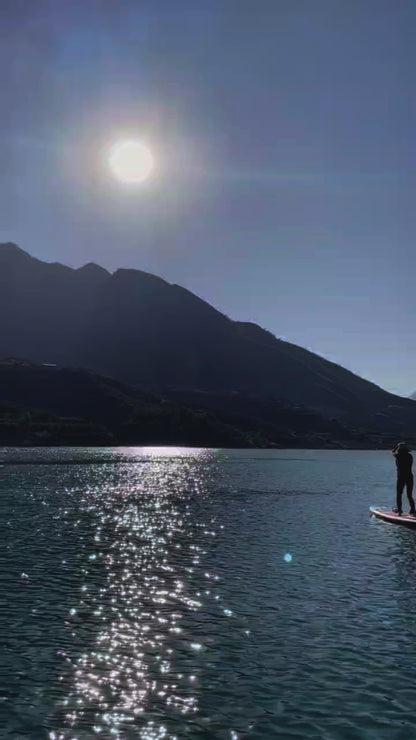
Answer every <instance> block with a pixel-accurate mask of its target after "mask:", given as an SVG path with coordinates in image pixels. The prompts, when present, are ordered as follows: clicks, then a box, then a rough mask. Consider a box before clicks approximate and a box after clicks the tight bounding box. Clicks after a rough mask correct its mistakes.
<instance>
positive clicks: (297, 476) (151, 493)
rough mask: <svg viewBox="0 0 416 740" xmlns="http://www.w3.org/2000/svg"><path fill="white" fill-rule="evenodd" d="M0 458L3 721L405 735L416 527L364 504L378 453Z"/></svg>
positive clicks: (182, 733)
mask: <svg viewBox="0 0 416 740" xmlns="http://www.w3.org/2000/svg"><path fill="white" fill-rule="evenodd" d="M0 464H2V467H0V494H1V495H0V512H1V523H2V535H3V537H2V540H3V542H2V548H1V555H0V579H1V602H0V640H1V650H2V655H1V660H0V728H2V729H0V737H1V738H9V737H10V738H13V739H14V740H15V739H16V738H17V739H19V738H22V739H23V738H24V739H25V740H26V739H27V738H30V739H31V738H36V739H38V738H48V739H52V740H57V739H58V738H59V739H61V740H67V739H68V740H70V739H71V740H75V739H76V740H84V738H85V739H86V738H92V737H99V738H108V739H112V738H120V739H124V738H126V739H128V738H143V739H144V740H159V739H165V738H166V739H167V738H177V739H178V740H180V739H182V738H229V739H230V740H237V739H239V738H274V737H282V738H329V739H330V740H336V739H337V738H348V740H354V739H355V738H357V739H358V738H359V739H360V740H362V739H363V738H364V739H365V738H374V739H377V740H379V739H380V738H389V740H392V739H393V740H395V739H397V740H399V739H400V738H406V740H407V739H408V738H416V716H415V707H416V662H415V655H416V650H415V642H416V567H415V566H416V532H412V531H409V530H406V529H402V528H399V527H395V526H394V525H388V524H385V523H383V522H380V521H376V520H371V519H370V518H369V516H368V507H369V506H370V505H371V504H374V503H379V504H391V503H392V502H393V495H392V492H393V490H394V475H395V472H394V465H393V461H392V459H391V456H389V454H388V453H385V452H362V451H360V452H351V451H348V452H344V451H311V450H307V451H299V450H296V451H287V450H286V451H283V450H279V451H264V450H256V451H241V450H240V451H230V450H218V451H216V450H190V449H172V448H171V449H166V448H140V449H139V448H136V449H132V448H128V449H126V448H124V449H121V448H119V449H98V450H97V449H86V448H83V449H75V450H74V449H38V450H29V449H25V450H17V449H6V450H3V451H1V452H0ZM26 576H27V577H26Z"/></svg>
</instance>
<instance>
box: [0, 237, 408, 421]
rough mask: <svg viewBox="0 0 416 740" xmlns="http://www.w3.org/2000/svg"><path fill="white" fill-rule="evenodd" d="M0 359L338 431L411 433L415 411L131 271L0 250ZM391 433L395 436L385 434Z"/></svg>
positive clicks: (338, 369)
mask: <svg viewBox="0 0 416 740" xmlns="http://www.w3.org/2000/svg"><path fill="white" fill-rule="evenodd" d="M0 280H1V287H2V289H1V290H0V356H1V355H3V356H9V355H14V356H23V357H28V358H30V359H31V360H35V361H38V362H45V361H51V362H56V363H58V364H59V365H64V364H65V365H68V364H70V365H78V366H81V367H87V368H90V369H92V370H94V371H96V372H100V373H104V374H106V375H110V376H112V377H115V378H117V379H118V380H121V381H123V382H128V383H130V384H133V385H135V386H137V387H142V388H147V389H149V390H151V391H156V392H163V391H164V390H165V389H177V390H179V391H195V390H204V391H209V392H210V393H211V394H215V393H219V394H223V393H225V394H227V393H232V392H234V391H238V392H240V393H242V394H249V395H250V394H255V395H262V396H263V397H264V398H268V399H270V398H273V399H275V400H280V401H284V402H285V403H288V404H289V405H291V406H293V405H296V404H298V405H302V406H307V407H310V408H311V409H315V410H316V411H317V412H318V413H319V414H322V413H323V414H326V415H327V416H329V417H330V418H337V419H339V420H343V421H344V422H345V423H347V424H348V425H353V426H357V425H358V426H360V425H364V426H365V427H366V428H369V424H370V426H371V427H374V426H376V427H378V426H380V428H381V427H383V429H384V430H385V431H388V429H389V428H391V426H392V421H393V420H396V422H397V423H399V426H403V424H404V428H406V429H409V430H411V429H416V406H415V404H414V402H413V401H411V400H410V399H403V398H399V397H396V396H393V395H392V394H389V393H386V392H385V391H383V390H382V389H381V388H379V387H378V386H376V385H374V384H373V383H370V382H368V381H366V380H363V379H362V378H359V377H358V376H356V375H354V374H353V373H351V372H349V371H348V370H345V369H344V368H342V367H340V366H338V365H336V364H334V363H332V362H329V361H328V360H325V359H324V358H322V357H319V356H318V355H316V354H313V353H312V352H309V351H307V350H305V349H302V348H301V347H298V346H296V345H293V344H290V343H288V342H284V341H282V340H279V339H276V338H275V337H274V336H273V335H272V334H270V332H267V331H265V330H263V329H261V328H260V327H258V326H256V325H255V324H251V323H247V322H246V323H243V322H235V321H231V320H230V319H229V318H228V317H227V316H225V315H223V314H221V313H220V312H219V311H217V310H216V309H214V308H213V307H212V306H210V305H209V304H207V303H206V302H205V301H203V300H201V299H200V298H198V297H197V296H195V295H193V294H192V293H191V292H189V291H187V290H185V289H184V288H181V287H179V286H177V285H170V284H169V283H167V282H166V281H164V280H162V279H161V278H158V277H155V276H154V275H149V274H148V273H145V272H141V271H139V270H117V272H115V273H114V274H113V275H110V274H109V273H108V272H106V271H105V270H103V269H102V268H100V267H98V266H96V265H87V266H85V267H84V268H81V269H79V270H73V269H71V268H69V267H65V266H63V265H59V264H47V263H44V262H41V261H39V260H36V259H34V258H32V257H30V256H29V255H28V254H26V253H25V252H23V251H22V250H20V249H19V248H18V247H16V246H15V245H10V244H7V245H0ZM393 426H394V428H396V427H397V424H396V425H393Z"/></svg>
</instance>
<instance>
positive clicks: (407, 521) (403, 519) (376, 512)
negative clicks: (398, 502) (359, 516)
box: [370, 506, 416, 529]
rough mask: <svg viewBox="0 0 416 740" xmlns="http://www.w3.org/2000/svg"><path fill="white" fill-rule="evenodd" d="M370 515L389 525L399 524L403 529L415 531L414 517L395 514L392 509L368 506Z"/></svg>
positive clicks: (415, 522) (415, 518)
mask: <svg viewBox="0 0 416 740" xmlns="http://www.w3.org/2000/svg"><path fill="white" fill-rule="evenodd" d="M370 514H371V515H372V516H376V517H377V518H378V519H383V521H385V522H390V523H391V524H401V525H402V526H403V527H414V528H415V529H416V516H411V515H410V514H405V513H404V512H403V514H401V515H400V514H396V513H395V512H394V511H393V510H392V509H386V508H383V507H382V506H370Z"/></svg>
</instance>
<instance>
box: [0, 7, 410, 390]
mask: <svg viewBox="0 0 416 740" xmlns="http://www.w3.org/2000/svg"><path fill="white" fill-rule="evenodd" d="M0 21H1V23H0V28H1V30H0V35H1V38H0V84H1V87H2V109H3V112H2V116H1V119H0V131H1V138H0V162H1V168H0V186H1V198H0V240H1V241H15V242H17V243H18V244H19V245H20V246H21V247H22V248H24V249H26V250H27V251H29V252H30V253H31V254H33V255H35V256H37V257H39V258H41V259H45V260H50V261H61V262H64V263H66V264H70V265H73V266H79V265H81V264H84V263H85V262H88V261H94V262H97V263H99V264H102V265H104V266H105V267H108V268H109V269H116V268H117V267H119V266H123V267H136V268H138V269H142V270H146V271H148V272H152V273H155V274H157V275H160V276H162V277H164V278H165V279H167V280H169V281H171V282H176V283H179V284H181V285H184V286H185V287H187V288H189V289H190V290H192V291H193V292H195V293H197V294H198V295H200V296H201V297H203V298H204V299H206V300H208V301H209V302H210V303H212V304H213V305H215V306H216V307H217V308H218V309H220V310H222V311H224V312H225V313H226V314H228V315H229V316H230V317H231V318H235V319H239V320H251V321H255V322H257V323H259V324H261V325H262V326H264V327H265V328H267V329H269V330H271V331H272V332H273V333H275V334H276V335H277V336H281V337H284V338H287V339H288V340H290V341H293V342H295V343H297V344H300V345H301V346H304V347H308V348H310V349H312V350H313V351H315V352H318V353H319V354H322V355H323V356H325V357H328V358H329V359H332V360H334V361H335V362H338V363H339V364H341V365H343V366H344V367H347V368H349V369H352V370H353V371H355V372H357V373H358V374H359V375H361V376H363V377H366V378H368V379H370V380H373V381H374V382H376V383H378V384H379V385H381V386H382V387H384V388H386V389H388V390H391V391H394V392H397V393H400V394H403V395H408V394H409V393H411V392H412V391H414V390H416V349H415V341H414V327H413V322H414V317H415V315H416V311H415V303H416V301H415V289H414V285H415V271H416V250H415V247H414V242H415V230H416V228H415V215H414V214H415V208H414V194H415V187H414V186H415V158H416V149H415V130H416V128H415V124H416V110H415V105H416V103H415V97H414V90H415V87H416V86H415V82H416V80H415V77H416V66H415V61H416V60H415V56H416V53H415V45H414V33H415V25H416V5H415V4H414V3H413V2H411V1H410V0H408V1H404V0H397V1H396V2H394V3H393V2H391V0H388V1H387V0H345V1H344V0H314V2H310V0H256V2H254V0H218V1H216V0H206V1H205V2H202V1H200V0H192V1H191V0H163V1H162V0H151V1H150V0H144V1H141V0H140V1H138V0H121V1H119V2H115V1H114V0H101V1H100V0H84V1H83V2H82V3H81V2H79V0H72V2H71V3H68V2H66V0H36V2H33V1H32V2H29V1H28V0H3V1H2V3H1V7H0ZM123 138H140V139H142V140H144V141H146V142H147V143H148V145H149V146H150V147H151V148H152V151H153V153H154V156H155V159H156V170H155V173H154V175H153V177H152V178H151V179H150V180H148V181H147V182H146V183H144V184H142V185H141V186H135V187H131V186H126V185H122V184H120V183H117V182H116V181H114V180H113V179H112V178H111V176H110V174H109V171H108V166H107V159H106V156H107V152H108V147H109V145H110V144H111V143H112V142H114V141H116V140H118V139H123Z"/></svg>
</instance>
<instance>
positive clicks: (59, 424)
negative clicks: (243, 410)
mask: <svg viewBox="0 0 416 740" xmlns="http://www.w3.org/2000/svg"><path fill="white" fill-rule="evenodd" d="M287 438H288V439H289V438H290V432H288V436H287ZM0 444H75V445H77V444H80V445H84V444H90V445H95V444H100V445H103V444H107V445H108V444H132V445H164V444H173V445H193V446H209V447H215V446H223V447H252V446H254V445H259V444H260V445H266V444H270V440H268V439H266V438H265V437H262V436H261V435H260V434H259V433H258V432H257V430H256V429H255V430H254V431H253V430H252V431H251V432H250V429H249V427H247V426H246V427H245V428H244V429H239V428H238V426H237V425H236V426H233V425H231V424H230V423H228V422H227V421H223V420H222V419H221V418H220V416H218V415H216V414H214V413H213V412H207V411H201V410H199V409H192V408H187V407H185V406H183V405H182V404H179V403H178V402H175V401H174V400H172V401H167V400H163V399H161V398H159V397H157V396H153V395H151V394H149V393H145V392H142V391H139V390H137V389H136V388H133V387H130V386H126V385H124V384H122V383H120V382H118V381H115V380H112V379H111V378H108V377H103V376H100V375H97V374H95V373H91V372H87V371H85V370H77V369H73V368H62V369H60V368H57V367H43V366H37V365H33V364H30V363H27V362H24V361H16V360H14V361H13V360H9V361H6V362H0Z"/></svg>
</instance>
